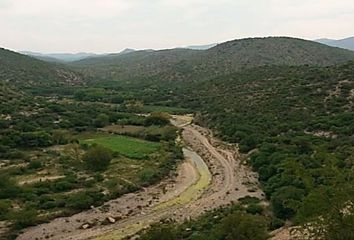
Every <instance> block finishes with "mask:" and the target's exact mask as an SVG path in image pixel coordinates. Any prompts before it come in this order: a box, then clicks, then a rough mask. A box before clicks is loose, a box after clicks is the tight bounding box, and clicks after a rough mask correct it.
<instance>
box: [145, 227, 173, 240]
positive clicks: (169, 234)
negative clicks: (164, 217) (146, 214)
mask: <svg viewBox="0 0 354 240" xmlns="http://www.w3.org/2000/svg"><path fill="white" fill-rule="evenodd" d="M175 231H176V230H175V229H174V227H173V226H170V225H167V226H166V225H156V226H153V227H152V228H151V230H150V231H148V232H147V233H146V234H144V235H143V236H142V237H141V238H140V239H141V240H177V239H179V238H177V236H176V233H175Z"/></svg>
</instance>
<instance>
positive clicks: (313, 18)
mask: <svg viewBox="0 0 354 240" xmlns="http://www.w3.org/2000/svg"><path fill="white" fill-rule="evenodd" d="M270 35H272V36H274V35H276V36H293V37H300V38H306V39H316V38H322V37H328V38H345V37H349V36H354V0H0V46H2V47H5V48H9V49H13V50H31V51H39V52H82V51H85V52H118V51H120V50H122V49H124V48H135V49H145V48H155V49H161V48H172V47H176V46H186V45H195V44H208V43H220V42H223V41H225V40H231V39H235V38H244V37H255V36H270Z"/></svg>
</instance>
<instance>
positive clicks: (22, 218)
mask: <svg viewBox="0 0 354 240" xmlns="http://www.w3.org/2000/svg"><path fill="white" fill-rule="evenodd" d="M11 219H12V220H13V221H15V226H16V228H18V229H22V228H25V227H29V226H33V225H35V224H37V222H38V217H37V212H36V211H35V210H22V211H19V212H13V213H12V215H11Z"/></svg>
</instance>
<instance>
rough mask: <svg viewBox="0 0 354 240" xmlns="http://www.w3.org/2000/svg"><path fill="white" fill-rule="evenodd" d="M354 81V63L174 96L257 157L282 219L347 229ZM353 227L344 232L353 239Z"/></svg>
mask: <svg viewBox="0 0 354 240" xmlns="http://www.w3.org/2000/svg"><path fill="white" fill-rule="evenodd" d="M353 78H354V64H353V63H349V64H346V65H342V66H336V67H325V68H320V67H287V66H279V67H262V68H258V69H252V70H250V71H243V72H240V73H235V74H231V75H226V76H223V77H219V78H217V79H213V80H211V81H209V82H205V83H204V84H198V88H199V91H198V92H196V91H193V92H192V91H189V89H183V90H176V89H175V90H174V91H175V92H180V93H181V92H182V94H181V95H180V96H178V97H177V99H183V100H182V101H183V102H184V103H185V104H186V105H188V106H189V107H191V106H193V107H194V108H195V109H198V110H200V111H201V113H200V114H199V115H198V116H199V117H198V118H197V121H198V122H200V123H201V124H205V125H208V126H210V127H212V128H214V129H216V130H218V132H219V135H220V136H221V137H223V138H224V139H225V140H227V141H230V142H234V143H239V146H240V149H241V151H243V152H245V153H247V152H248V151H251V152H250V153H249V154H250V164H251V165H252V166H253V168H254V169H255V170H256V171H257V172H258V173H259V175H260V180H261V182H262V184H263V189H264V191H265V193H266V194H267V197H268V198H269V199H270V201H271V204H272V207H273V211H274V214H275V215H276V216H277V217H279V218H282V219H292V220H293V221H295V222H296V223H298V224H300V223H305V222H308V221H313V220H318V217H319V216H322V217H324V216H326V217H328V218H327V220H331V221H332V220H333V218H331V217H330V216H338V219H337V221H339V222H344V220H343V219H344V218H347V217H348V216H346V215H343V214H342V215H341V214H340V212H338V211H340V209H345V208H347V207H348V204H349V205H350V206H351V205H352V203H353V202H352V201H353V199H354V195H353V184H354V172H353V170H354V162H353V160H354V151H353V145H354V138H353V133H354V121H353V119H354V111H353V100H354V95H353V89H354V81H353ZM196 87H197V85H192V86H190V89H194V88H196ZM334 206H336V207H334ZM349 208H350V209H352V208H351V207H349ZM333 211H334V212H335V211H337V212H336V213H334V212H333ZM351 214H353V213H351ZM347 221H349V220H347ZM331 224H334V223H331ZM353 224H354V222H353V221H352V220H351V222H350V224H349V227H347V228H345V227H344V226H345V225H343V227H342V231H344V232H345V231H347V233H346V234H351V235H350V236H351V237H352V236H353V231H352V229H354V228H353ZM338 225H340V224H338ZM344 229H345V230H344ZM350 229H351V230H350ZM337 230H338V229H337ZM349 232H350V233H349ZM342 234H344V233H342ZM342 236H343V235H342ZM331 239H340V238H331ZM346 239H350V238H346Z"/></svg>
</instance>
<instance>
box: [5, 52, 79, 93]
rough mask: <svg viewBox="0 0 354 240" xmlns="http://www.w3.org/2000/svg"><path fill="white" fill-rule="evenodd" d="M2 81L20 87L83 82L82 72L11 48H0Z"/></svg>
mask: <svg viewBox="0 0 354 240" xmlns="http://www.w3.org/2000/svg"><path fill="white" fill-rule="evenodd" d="M0 82H2V83H7V84H10V85H13V86H18V87H31V86H58V85H63V84H65V85H74V84H79V83H82V77H81V76H80V74H78V73H76V72H74V71H71V70H68V69H67V68H66V67H64V66H62V65H58V64H51V63H47V62H43V61H41V60H38V59H35V58H32V57H29V56H25V55H22V54H19V53H16V52H13V51H10V50H6V49H3V48H1V49H0Z"/></svg>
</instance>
